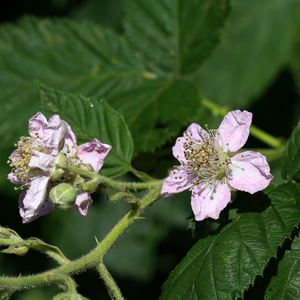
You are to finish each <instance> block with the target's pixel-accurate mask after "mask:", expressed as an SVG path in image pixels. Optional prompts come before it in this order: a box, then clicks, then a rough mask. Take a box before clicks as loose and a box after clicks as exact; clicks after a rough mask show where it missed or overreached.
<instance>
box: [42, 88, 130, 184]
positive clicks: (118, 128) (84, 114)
mask: <svg viewBox="0 0 300 300" xmlns="http://www.w3.org/2000/svg"><path fill="white" fill-rule="evenodd" d="M37 87H38V89H39V92H40V97H41V108H42V111H43V112H45V113H46V115H47V116H51V115H53V114H59V115H60V117H61V118H62V119H63V120H64V121H66V122H68V123H69V124H70V126H71V127H72V130H73V131H74V133H75V135H76V137H77V140H78V143H79V144H80V143H86V142H91V141H92V140H93V139H94V138H97V139H98V140H100V141H101V142H102V143H106V144H109V145H111V146H112V149H111V150H110V152H109V154H108V156H107V158H106V159H105V161H104V166H103V168H102V169H101V171H100V173H101V174H103V175H105V176H109V177H114V178H116V177H120V176H122V175H124V174H125V173H126V172H128V171H129V169H130V163H131V159H132V155H133V143H132V139H131V135H130V132H129V130H128V128H127V125H126V123H125V121H124V118H123V116H122V115H121V114H120V113H118V112H116V111H115V110H114V109H113V108H111V107H110V106H109V105H108V104H107V103H106V101H104V100H102V99H100V100H96V99H94V98H85V97H83V96H81V95H78V94H76V95H74V94H70V93H66V92H58V91H56V90H53V89H49V88H47V87H45V86H44V85H42V84H40V83H37Z"/></svg>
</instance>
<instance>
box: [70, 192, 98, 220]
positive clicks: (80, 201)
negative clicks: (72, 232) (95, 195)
mask: <svg viewBox="0 0 300 300" xmlns="http://www.w3.org/2000/svg"><path fill="white" fill-rule="evenodd" d="M92 202H93V200H92V198H91V196H90V194H89V193H81V194H79V195H77V197H76V201H75V204H74V205H73V207H72V209H71V210H73V209H76V210H77V211H78V212H79V213H81V214H82V215H83V216H86V215H87V213H88V210H89V208H90V206H91V204H92Z"/></svg>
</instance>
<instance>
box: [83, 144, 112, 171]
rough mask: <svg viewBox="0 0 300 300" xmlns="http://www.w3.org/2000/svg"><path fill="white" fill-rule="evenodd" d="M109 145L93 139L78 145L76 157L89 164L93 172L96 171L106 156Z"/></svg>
mask: <svg viewBox="0 0 300 300" xmlns="http://www.w3.org/2000/svg"><path fill="white" fill-rule="evenodd" d="M110 149H111V146H110V145H107V144H102V143H101V142H100V141H99V140H97V139H93V141H92V142H91V143H85V144H82V145H80V146H79V151H78V157H79V158H80V159H81V160H82V162H83V163H86V164H91V165H92V167H93V169H94V170H95V172H98V171H99V170H100V169H101V168H102V166H103V162H104V159H105V158H106V156H107V154H108V152H109V151H110Z"/></svg>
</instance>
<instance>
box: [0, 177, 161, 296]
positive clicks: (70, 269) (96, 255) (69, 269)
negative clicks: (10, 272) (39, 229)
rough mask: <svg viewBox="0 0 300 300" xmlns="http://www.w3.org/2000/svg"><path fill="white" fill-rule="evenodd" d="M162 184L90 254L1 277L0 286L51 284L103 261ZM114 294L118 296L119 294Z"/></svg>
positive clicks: (131, 211) (158, 191)
mask: <svg viewBox="0 0 300 300" xmlns="http://www.w3.org/2000/svg"><path fill="white" fill-rule="evenodd" d="M161 186H162V181H159V183H158V184H157V185H156V187H155V188H153V189H151V190H150V191H149V193H148V194H147V195H146V196H145V197H144V198H143V199H142V200H141V201H140V203H139V205H132V209H131V210H130V211H129V212H128V213H127V214H126V215H125V216H124V217H123V218H122V219H121V220H120V221H119V223H118V224H117V225H116V226H115V227H114V228H113V229H112V230H111V231H110V232H109V234H108V235H107V236H106V237H105V238H104V239H103V240H102V241H101V242H100V243H99V244H98V245H97V246H96V248H95V249H94V250H93V251H91V252H90V253H89V254H87V255H85V256H83V257H82V258H80V259H77V260H75V261H68V262H66V263H65V264H64V265H62V266H60V267H57V268H55V269H53V270H50V271H47V272H44V273H41V274H37V275H33V276H24V277H1V278H0V288H7V289H13V290H16V289H22V288H25V287H27V286H35V285H41V284H49V283H53V282H54V281H55V280H56V279H59V278H61V275H69V274H72V273H78V272H79V271H82V270H85V269H87V268H88V267H95V266H97V265H98V264H99V263H100V262H102V259H103V257H104V255H105V254H106V253H107V251H108V250H109V249H110V248H111V247H112V245H113V244H114V243H115V242H116V240H117V239H118V238H119V237H120V236H121V235H122V233H124V232H125V230H126V229H127V228H128V226H129V225H131V224H132V223H133V222H134V221H135V220H138V219H140V215H141V214H142V213H143V212H144V210H145V209H146V208H147V207H148V206H149V205H150V204H152V202H154V201H155V200H157V199H158V198H159V195H160V191H161ZM103 279H104V280H105V283H106V284H107V285H108V286H109V287H110V289H112V286H111V283H109V282H107V281H106V278H104V277H103ZM112 292H113V289H112ZM114 296H115V297H117V295H114ZM116 299H118V298H116Z"/></svg>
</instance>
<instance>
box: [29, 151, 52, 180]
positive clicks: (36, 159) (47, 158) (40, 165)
mask: <svg viewBox="0 0 300 300" xmlns="http://www.w3.org/2000/svg"><path fill="white" fill-rule="evenodd" d="M32 153H33V156H32V158H31V160H30V162H29V163H28V166H29V167H30V168H31V169H34V168H36V169H39V170H41V171H43V172H44V174H45V175H47V176H50V175H51V174H52V171H53V169H54V166H55V163H56V159H57V157H53V156H52V155H50V154H46V153H43V152H39V151H36V150H33V151H32Z"/></svg>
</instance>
